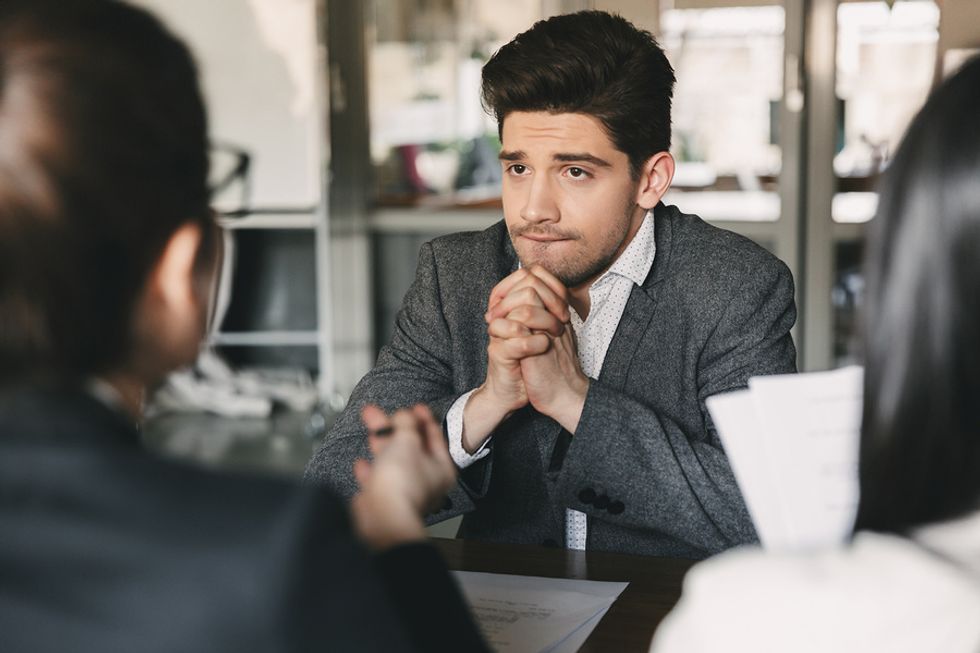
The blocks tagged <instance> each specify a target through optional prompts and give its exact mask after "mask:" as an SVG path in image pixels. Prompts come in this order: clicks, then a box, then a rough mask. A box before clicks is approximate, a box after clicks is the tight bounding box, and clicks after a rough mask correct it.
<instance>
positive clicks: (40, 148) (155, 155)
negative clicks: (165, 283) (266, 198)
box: [0, 0, 213, 382]
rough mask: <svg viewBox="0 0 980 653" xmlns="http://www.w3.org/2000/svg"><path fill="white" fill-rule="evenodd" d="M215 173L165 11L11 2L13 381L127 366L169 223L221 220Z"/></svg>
mask: <svg viewBox="0 0 980 653" xmlns="http://www.w3.org/2000/svg"><path fill="white" fill-rule="evenodd" d="M207 175H208V154H207V121H206V117H205V111H204V104H203V101H202V98H201V95H200V91H199V89H198V81H197V72H196V68H195V66H194V63H193V61H192V58H191V55H190V53H189V52H188V50H187V48H186V47H185V46H184V45H183V44H182V43H181V42H180V41H179V40H178V39H176V38H175V37H174V36H173V35H171V34H170V33H169V32H168V31H167V30H166V29H165V28H164V26H163V25H161V23H160V22H158V21H157V20H156V19H155V18H153V17H152V16H150V15H149V14H148V13H146V12H145V11H142V10H140V9H136V8H134V7H131V6H129V5H127V4H125V3H123V2H117V1H115V0H3V2H2V3H0V382H10V381H14V380H18V379H24V378H27V377H35V376H36V377H42V378H51V379H52V380H57V381H63V380H70V379H76V378H80V377H84V376H88V375H91V374H97V373H100V372H105V371H107V370H111V369H113V368H114V367H115V366H118V365H120V364H121V363H122V362H123V361H124V360H125V358H126V356H127V355H128V353H129V347H130V346H131V342H130V325H131V315H132V312H133V309H134V306H135V301H136V299H137V297H138V294H139V292H140V290H141V288H142V287H143V285H144V284H145V280H146V278H147V276H148V274H149V272H150V270H151V268H152V266H153V265H154V264H155V262H156V261H157V259H158V258H159V256H160V254H161V253H162V251H163V247H164V246H165V244H166V243H167V241H168V239H169V238H170V236H172V234H173V233H174V232H175V231H176V230H177V229H178V228H179V227H180V226H181V225H182V224H184V223H186V222H187V221H189V220H195V221H198V222H199V223H200V224H201V225H202V226H204V229H203V232H204V234H205V238H208V237H209V235H210V233H211V229H212V227H211V225H212V223H213V220H212V218H211V214H210V210H209V208H208V202H209V197H208V190H207ZM205 246H208V245H207V243H205Z"/></svg>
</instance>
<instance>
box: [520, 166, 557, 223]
mask: <svg viewBox="0 0 980 653" xmlns="http://www.w3.org/2000/svg"><path fill="white" fill-rule="evenodd" d="M529 186H530V187H529V189H528V192H527V197H526V198H525V202H524V207H523V208H522V209H521V217H522V218H523V219H524V221H525V222H532V223H538V222H557V221H558V219H559V217H560V215H561V214H560V212H559V211H558V205H557V203H556V202H555V197H554V193H553V192H552V188H551V182H550V181H549V180H548V179H547V177H545V176H543V175H542V176H540V177H535V178H534V179H532V180H531V183H530V184H529Z"/></svg>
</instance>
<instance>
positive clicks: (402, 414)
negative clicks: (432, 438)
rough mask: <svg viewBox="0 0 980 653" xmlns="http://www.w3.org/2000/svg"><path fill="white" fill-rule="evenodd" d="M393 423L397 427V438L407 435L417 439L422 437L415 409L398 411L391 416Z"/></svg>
mask: <svg viewBox="0 0 980 653" xmlns="http://www.w3.org/2000/svg"><path fill="white" fill-rule="evenodd" d="M391 423H392V425H393V426H394V427H395V435H396V436H401V435H403V434H405V433H411V434H414V435H415V436H416V437H420V436H421V431H420V428H419V420H418V417H416V416H415V412H414V410H413V409H410V408H403V409H401V410H399V411H397V412H396V413H395V414H394V415H392V416H391Z"/></svg>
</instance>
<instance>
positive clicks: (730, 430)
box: [706, 390, 792, 550]
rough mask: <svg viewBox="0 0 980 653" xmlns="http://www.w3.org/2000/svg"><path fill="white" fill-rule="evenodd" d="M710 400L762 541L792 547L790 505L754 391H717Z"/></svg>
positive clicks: (764, 543)
mask: <svg viewBox="0 0 980 653" xmlns="http://www.w3.org/2000/svg"><path fill="white" fill-rule="evenodd" d="M706 403H707V405H708V410H709V411H710V412H711V418H712V419H713V420H714V423H715V428H716V429H717V430H718V434H719V435H720V436H721V441H722V445H723V446H724V447H725V453H726V454H727V455H728V460H729V462H730V463H731V466H732V472H734V474H735V480H736V482H738V487H739V489H740V490H741V491H742V496H743V497H744V498H745V504H746V506H747V507H748V509H749V516H750V517H751V518H752V523H753V524H755V530H756V532H757V533H758V534H759V539H760V540H761V541H762V545H763V546H764V547H766V548H767V549H774V550H776V549H786V548H791V546H792V537H791V535H790V533H788V532H787V530H786V528H785V526H784V524H786V523H787V521H788V516H787V515H785V514H784V513H785V512H786V511H787V510H788V507H785V506H783V504H782V502H781V501H780V496H779V493H778V492H776V491H775V488H776V478H775V474H774V469H773V466H772V464H771V462H770V456H769V453H768V452H767V451H766V449H765V447H766V443H765V435H764V427H763V425H762V420H761V418H760V417H759V415H758V414H757V413H756V411H755V403H754V402H753V401H752V394H751V392H749V391H748V390H741V391H737V392H729V393H726V394H723V395H715V396H713V397H708V399H707V401H706Z"/></svg>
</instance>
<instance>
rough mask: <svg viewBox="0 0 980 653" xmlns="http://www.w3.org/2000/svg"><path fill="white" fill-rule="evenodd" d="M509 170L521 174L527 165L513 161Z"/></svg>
mask: <svg viewBox="0 0 980 653" xmlns="http://www.w3.org/2000/svg"><path fill="white" fill-rule="evenodd" d="M510 171H511V172H513V173H514V174H515V175H523V174H524V173H525V172H527V166H525V165H521V164H520V163H515V164H514V165H512V166H511V167H510Z"/></svg>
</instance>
